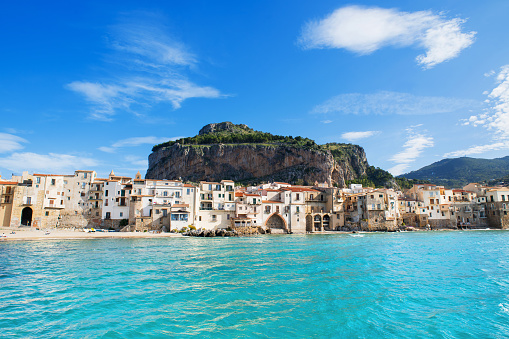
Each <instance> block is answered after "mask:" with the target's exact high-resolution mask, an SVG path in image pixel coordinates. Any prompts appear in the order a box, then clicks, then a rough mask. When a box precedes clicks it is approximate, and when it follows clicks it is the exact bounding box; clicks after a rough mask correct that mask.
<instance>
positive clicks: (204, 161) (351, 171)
mask: <svg viewBox="0 0 509 339" xmlns="http://www.w3.org/2000/svg"><path fill="white" fill-rule="evenodd" d="M211 125H220V124H210V125H207V126H205V127H204V128H203V129H202V130H201V131H200V134H202V133H213V132H214V130H215V129H216V126H212V127H211ZM204 129H206V130H204ZM219 129H221V128H219ZM221 130H224V129H221ZM343 147H344V148H346V149H347V152H343V153H344V154H343V153H342V154H343V155H338V154H336V153H334V152H331V151H330V150H314V149H306V148H299V147H293V146H288V145H277V144H273V145H267V144H233V145H232V144H212V145H181V144H180V143H178V142H177V143H175V144H173V145H170V146H165V147H159V148H157V149H155V150H154V151H153V152H152V154H150V156H149V168H148V170H147V174H146V178H148V179H178V178H181V179H182V180H186V181H193V182H198V181H201V180H206V181H220V180H223V179H229V180H234V181H253V182H254V181H256V182H260V181H283V182H289V183H297V182H302V181H303V183H304V184H314V183H315V182H321V183H323V182H327V183H329V184H338V185H339V186H344V185H345V181H346V180H352V179H355V178H358V177H360V176H362V175H364V174H365V173H366V168H367V167H368V163H367V160H366V155H365V153H364V150H363V149H362V148H361V147H359V146H356V145H343ZM333 153H334V155H333Z"/></svg>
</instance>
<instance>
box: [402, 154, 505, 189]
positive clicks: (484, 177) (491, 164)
mask: <svg viewBox="0 0 509 339" xmlns="http://www.w3.org/2000/svg"><path fill="white" fill-rule="evenodd" d="M507 176H509V156H507V157H503V158H496V159H477V158H469V157H462V158H455V159H444V160H440V161H437V162H435V163H433V164H431V165H428V166H425V167H423V168H421V169H418V170H417V171H412V172H410V173H406V174H402V175H400V177H403V178H407V179H418V180H428V181H430V182H431V183H433V184H436V185H443V186H446V187H463V186H465V185H466V184H468V183H470V182H487V183H491V184H495V183H498V182H499V181H504V180H505V179H507V178H506V177H507Z"/></svg>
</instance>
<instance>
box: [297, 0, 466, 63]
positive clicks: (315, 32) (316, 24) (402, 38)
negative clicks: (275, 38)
mask: <svg viewBox="0 0 509 339" xmlns="http://www.w3.org/2000/svg"><path fill="white" fill-rule="evenodd" d="M464 22H465V20H463V19H459V18H454V19H447V18H445V17H444V16H443V15H442V14H434V13H432V12H430V11H419V12H413V13H409V12H401V11H398V10H396V9H385V8H379V7H361V6H346V7H342V8H339V9H337V10H335V11H334V12H332V13H331V14H330V15H329V16H327V17H326V18H325V19H322V20H318V21H311V22H309V23H308V24H306V25H305V26H304V28H303V30H302V34H301V36H300V38H299V43H300V44H301V45H302V46H303V47H304V48H306V49H311V48H344V49H347V50H349V51H352V52H355V53H359V54H361V55H363V54H370V53H372V52H374V51H376V50H378V49H380V48H383V47H386V46H396V47H407V46H411V45H416V46H418V47H420V48H423V49H424V50H425V54H422V55H419V56H417V58H416V60H417V62H418V63H419V64H420V65H422V66H423V67H424V68H431V67H433V66H435V65H437V64H439V63H442V62H444V61H447V60H450V59H453V58H455V57H457V56H458V55H459V53H460V52H461V51H462V50H463V49H465V48H467V47H468V46H470V45H471V44H472V43H473V42H474V36H475V34H476V32H468V33H463V32H462V31H461V28H462V24H463V23H464Z"/></svg>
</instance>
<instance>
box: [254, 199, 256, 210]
mask: <svg viewBox="0 0 509 339" xmlns="http://www.w3.org/2000/svg"><path fill="white" fill-rule="evenodd" d="M253 204H256V198H253ZM255 211H256V207H255Z"/></svg>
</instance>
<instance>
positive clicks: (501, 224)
mask: <svg viewBox="0 0 509 339" xmlns="http://www.w3.org/2000/svg"><path fill="white" fill-rule="evenodd" d="M486 206H487V208H486V215H487V218H488V223H489V225H490V226H491V227H496V228H502V229H507V228H509V215H508V211H509V188H507V187H499V188H494V189H491V190H489V191H487V192H486Z"/></svg>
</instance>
